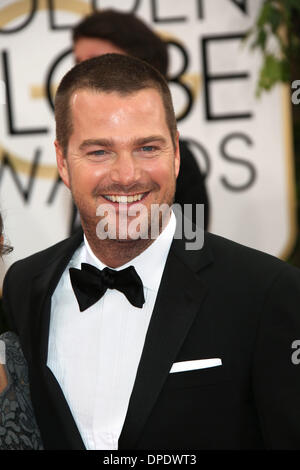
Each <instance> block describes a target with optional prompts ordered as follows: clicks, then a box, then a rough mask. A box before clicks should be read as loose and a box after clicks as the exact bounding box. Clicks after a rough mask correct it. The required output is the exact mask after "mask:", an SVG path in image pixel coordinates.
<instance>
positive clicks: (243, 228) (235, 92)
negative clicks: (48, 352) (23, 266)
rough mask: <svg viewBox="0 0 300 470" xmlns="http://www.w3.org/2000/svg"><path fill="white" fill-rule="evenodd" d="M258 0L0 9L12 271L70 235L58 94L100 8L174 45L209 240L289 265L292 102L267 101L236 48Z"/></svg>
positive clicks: (0, 172)
mask: <svg viewBox="0 0 300 470" xmlns="http://www.w3.org/2000/svg"><path fill="white" fill-rule="evenodd" d="M261 2H262V0H251V1H247V0H176V1H174V0H135V1H134V0H114V1H113V0H101V1H97V0H93V1H92V0H90V1H88V0H86V1H84V0H61V1H60V0H22V1H15V0H0V45H1V48H0V54H1V55H0V79H1V81H0V102H1V104H0V124H1V126H0V157H1V166H0V193H1V194H0V206H1V212H2V214H3V218H4V223H5V234H6V238H7V240H8V241H9V242H10V244H11V245H13V247H14V251H13V253H12V254H11V255H9V256H7V257H6V259H5V260H4V263H3V264H2V267H1V270H2V273H1V277H3V274H4V273H5V271H6V269H7V267H8V266H9V265H10V264H11V263H12V262H13V261H15V260H17V259H20V258H23V257H24V256H27V255H29V254H31V253H33V252H35V251H38V250H41V249H43V248H45V247H47V246H49V245H51V244H53V243H55V242H57V241H59V240H61V239H63V238H65V237H66V236H68V234H69V232H70V225H71V216H72V205H71V198H70V194H69V192H68V190H67V189H66V188H64V187H63V184H62V183H61V182H60V180H59V179H58V174H57V170H56V166H55V152H54V146H53V141H54V138H55V128H54V119H53V94H54V93H55V89H56V87H57V85H58V83H59V81H60V79H61V78H62V76H63V75H64V73H65V72H66V71H67V70H68V69H69V68H71V67H72V65H73V58H72V53H71V28H72V26H74V25H75V24H76V23H77V22H78V21H79V20H80V18H81V17H83V16H84V15H86V14H88V13H90V12H92V11H94V10H95V9H99V8H100V9H101V8H118V9H120V10H122V11H132V12H135V13H136V14H137V15H138V16H140V17H141V18H142V19H144V20H145V21H146V23H148V24H149V25H151V26H152V27H153V28H154V29H155V30H156V31H157V32H158V33H159V34H161V35H162V36H163V37H164V38H165V39H167V40H168V41H169V46H168V47H169V51H170V57H171V65H170V77H171V81H170V87H171V91H172V95H173V98H174V102H175V109H176V114H177V117H178V122H179V131H180V133H181V135H182V136H183V137H184V138H185V139H188V140H189V142H190V147H191V149H192V151H193V152H194V153H195V155H196V156H197V160H198V162H199V165H200V166H201V169H202V172H204V173H205V174H206V184H207V189H208V193H209V199H210V207H211V211H210V214H211V217H210V227H209V229H210V231H212V232H214V233H217V234H220V235H222V236H225V237H228V238H231V239H233V240H235V241H238V242H240V243H243V244H246V245H248V246H252V247H255V248H258V249H260V250H263V251H267V252H269V253H271V254H274V255H276V256H279V257H282V258H285V257H286V256H287V255H288V254H289V252H290V251H291V249H292V247H293V243H294V241H295V237H296V222H295V220H296V218H295V197H294V192H295V188H294V173H293V164H292V162H293V155H292V146H291V117H290V104H291V103H290V92H289V90H287V89H286V88H285V87H283V86H278V87H276V88H275V89H274V90H273V91H272V92H271V93H269V94H264V96H262V98H261V99H259V100H258V99H256V98H255V86H256V80H257V76H258V70H259V67H260V63H261V58H260V56H259V55H257V54H254V53H251V52H249V45H244V44H242V41H241V38H242V37H243V36H244V34H245V32H246V31H247V30H248V29H249V28H250V27H251V26H252V25H253V23H254V20H255V18H256V16H257V13H258V11H259V8H260V6H261Z"/></svg>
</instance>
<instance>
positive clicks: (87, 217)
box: [71, 174, 176, 267]
mask: <svg viewBox="0 0 300 470" xmlns="http://www.w3.org/2000/svg"><path fill="white" fill-rule="evenodd" d="M175 189H176V177H175V174H174V180H173V181H172V185H171V188H169V189H168V191H167V193H166V194H165V196H164V198H163V201H158V200H155V199H154V202H153V203H152V204H151V206H152V205H153V204H156V205H160V204H166V205H167V206H168V207H169V208H171V206H172V204H173V202H174V197H175ZM71 193H72V197H73V201H74V203H75V205H76V207H77V209H78V212H79V215H80V220H81V225H82V228H83V231H84V233H85V236H86V238H87V240H88V243H89V245H90V247H91V249H92V251H93V253H94V254H95V255H96V256H97V258H98V259H100V260H101V261H102V262H103V263H104V264H106V265H107V266H111V267H119V266H122V265H123V264H126V263H127V262H128V261H130V260H131V259H133V258H135V257H136V256H138V255H139V254H140V253H142V252H143V251H144V250H145V249H146V248H148V247H149V246H150V245H151V244H152V243H153V242H154V240H155V238H152V237H151V227H152V226H153V213H152V211H151V207H150V210H148V214H147V219H148V220H147V229H146V232H145V231H144V232H143V233H141V237H140V238H137V239H132V238H130V237H127V238H125V239H124V238H120V237H119V236H117V237H116V238H113V237H107V238H105V239H102V240H100V239H99V237H98V235H97V225H98V223H99V217H97V216H96V211H97V200H98V194H101V193H100V191H99V192H98V193H97V191H96V190H94V192H93V196H94V199H93V200H94V201H95V209H94V214H92V213H91V212H92V210H91V208H90V207H88V205H87V204H86V203H85V201H84V200H83V198H78V197H76V195H75V194H74V192H73V191H72V189H71ZM98 207H99V206H98ZM170 214H171V211H169V215H170ZM168 220H169V217H168V216H167V217H166V216H163V214H162V213H161V212H159V227H158V231H157V236H158V235H159V234H160V233H161V231H162V230H163V229H164V228H165V226H166V225H167V222H168ZM118 235H119V234H118Z"/></svg>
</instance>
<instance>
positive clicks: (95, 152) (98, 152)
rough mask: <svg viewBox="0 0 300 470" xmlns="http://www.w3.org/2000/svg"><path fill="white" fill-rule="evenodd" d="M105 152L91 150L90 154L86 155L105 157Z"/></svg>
mask: <svg viewBox="0 0 300 470" xmlns="http://www.w3.org/2000/svg"><path fill="white" fill-rule="evenodd" d="M105 154H106V151H105V150H93V151H92V152H88V155H92V156H93V155H96V156H102V155H105Z"/></svg>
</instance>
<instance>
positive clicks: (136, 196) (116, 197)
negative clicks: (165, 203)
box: [104, 193, 145, 203]
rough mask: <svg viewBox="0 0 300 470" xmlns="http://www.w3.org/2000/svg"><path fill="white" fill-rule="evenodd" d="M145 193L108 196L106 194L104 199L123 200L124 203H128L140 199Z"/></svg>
mask: <svg viewBox="0 0 300 470" xmlns="http://www.w3.org/2000/svg"><path fill="white" fill-rule="evenodd" d="M144 195H145V193H144V194H135V195H134V196H108V195H105V196H104V197H105V199H108V200H109V201H112V202H125V203H128V202H136V201H140V200H141V199H142V197H143V196H144Z"/></svg>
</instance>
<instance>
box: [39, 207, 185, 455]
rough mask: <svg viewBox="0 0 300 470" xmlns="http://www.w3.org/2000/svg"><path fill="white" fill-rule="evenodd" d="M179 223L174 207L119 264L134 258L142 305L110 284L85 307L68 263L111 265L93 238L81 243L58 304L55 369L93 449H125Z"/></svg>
mask: <svg viewBox="0 0 300 470" xmlns="http://www.w3.org/2000/svg"><path fill="white" fill-rule="evenodd" d="M175 227H176V219H175V216H174V214H173V213H172V216H171V218H170V221H169V223H168V225H167V226H166V227H165V229H164V231H163V232H162V233H161V234H160V236H159V237H158V238H157V239H156V240H155V241H154V242H153V243H152V244H151V245H150V246H149V247H148V248H147V249H146V250H145V251H144V252H143V253H141V254H140V255H139V256H137V257H136V258H134V259H133V260H131V261H130V262H129V263H127V264H125V265H123V266H121V267H120V268H118V269H124V268H126V267H128V266H134V267H135V269H136V271H137V273H138V275H139V276H140V278H141V280H142V282H143V286H144V296H145V303H144V305H143V308H137V307H134V306H133V305H131V303H130V302H129V301H128V300H127V298H126V297H125V296H124V294H122V293H121V292H119V291H117V290H115V289H114V290H111V289H108V290H107V291H106V293H105V294H104V296H103V297H102V298H101V299H100V300H99V301H98V302H96V303H95V304H94V305H92V306H91V307H90V308H88V309H87V310H85V311H83V312H80V310H79V307H78V304H77V300H76V297H75V295H74V292H73V289H72V286H71V283H70V276H69V268H71V267H75V268H80V267H81V263H89V264H92V265H94V266H96V267H97V268H99V269H103V268H105V265H104V264H103V263H102V262H101V261H100V260H99V259H98V258H97V257H96V256H95V255H94V253H93V252H92V250H91V248H90V246H89V244H88V242H87V240H86V239H85V238H84V243H82V244H81V246H80V247H79V248H78V249H77V250H76V251H75V253H74V255H73V257H72V258H71V260H70V262H69V264H68V265H67V267H66V269H65V271H64V273H63V275H62V277H61V279H60V281H59V283H58V285H57V287H56V289H55V291H54V293H53V296H52V304H51V319H50V330H49V348H48V360H47V365H48V367H49V368H50V369H51V371H52V372H53V374H54V375H55V377H56V379H57V381H58V383H59V384H60V386H61V389H62V391H63V393H64V395H65V398H66V400H67V403H68V405H69V407H70V410H71V412H72V414H73V417H74V420H75V422H76V425H77V427H78V429H79V432H80V434H81V437H82V440H83V442H84V444H85V446H86V448H87V449H92V450H94V449H103V450H115V449H118V439H119V436H120V434H121V431H122V427H123V424H124V421H125V416H126V413H127V408H128V403H129V399H130V395H131V392H132V389H133V385H134V381H135V377H136V373H137V369H138V365H139V361H140V358H141V354H142V350H143V346H144V342H145V337H146V333H147V329H148V326H149V322H150V319H151V315H152V312H153V308H154V304H155V301H156V296H157V292H158V288H159V285H160V281H161V277H162V274H163V270H164V267H165V263H166V259H167V256H168V253H169V249H170V246H171V243H172V239H173V236H174V232H175Z"/></svg>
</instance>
